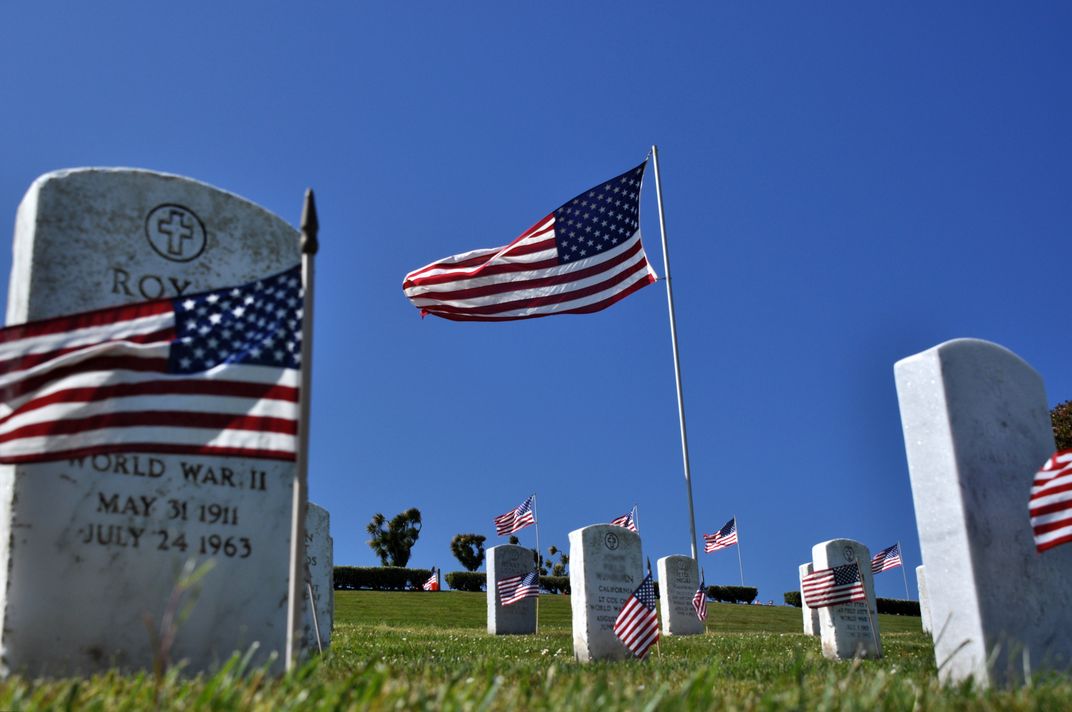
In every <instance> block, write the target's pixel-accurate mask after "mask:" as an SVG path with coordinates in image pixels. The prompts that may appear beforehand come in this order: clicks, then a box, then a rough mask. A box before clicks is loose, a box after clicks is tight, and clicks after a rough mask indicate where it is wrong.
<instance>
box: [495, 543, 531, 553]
mask: <svg viewBox="0 0 1072 712" xmlns="http://www.w3.org/2000/svg"><path fill="white" fill-rule="evenodd" d="M487 551H495V552H502V553H507V552H511V553H512V552H515V551H518V552H523V551H527V552H529V553H530V554H531V553H533V552H534V551H535V550H534V549H530V548H528V547H527V546H520V545H519V544H496V545H495V546H491V547H488V549H487Z"/></svg>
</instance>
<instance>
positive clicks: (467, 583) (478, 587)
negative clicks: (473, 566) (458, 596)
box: [446, 571, 488, 591]
mask: <svg viewBox="0 0 1072 712" xmlns="http://www.w3.org/2000/svg"><path fill="white" fill-rule="evenodd" d="M446 579H447V585H448V586H450V587H451V588H453V589H454V590H455V591H483V590H484V585H485V584H486V583H487V581H488V575H487V574H485V573H484V572H483V571H451V572H450V573H449V574H447V576H446Z"/></svg>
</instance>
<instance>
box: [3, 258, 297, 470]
mask: <svg viewBox="0 0 1072 712" xmlns="http://www.w3.org/2000/svg"><path fill="white" fill-rule="evenodd" d="M301 322H302V285H301V272H300V268H299V267H294V268H293V269H290V270H287V271H286V272H282V273H280V274H277V275H274V276H271V277H266V278H264V279H260V280H257V281H256V282H251V283H249V284H243V285H239V286H236V287H228V288H225V289H216V290H212V291H208V292H202V293H200V294H192V295H188V296H183V297H177V298H175V299H159V300H155V301H150V302H142V303H139V304H130V305H124V306H119V307H111V308H107V309H98V310H95V311H90V312H84V313H81V314H74V315H68V316H61V317H56V318H53V319H46V320H43V321H37V322H30V323H26V324H18V325H15V326H9V327H7V328H5V329H3V330H0V462H2V463H18V462H44V461H49V460H58V459H66V458H71V457H77V456H83V455H90V454H96V453H102V452H157V453H188V454H197V455H228V456H241V457H251V458H263V459H273V460H291V461H292V460H294V459H295V452H296V450H297V434H298V392H299V386H300V380H299V379H300V363H299V362H300V356H301V329H302V323H301Z"/></svg>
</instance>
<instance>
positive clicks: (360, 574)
mask: <svg viewBox="0 0 1072 712" xmlns="http://www.w3.org/2000/svg"><path fill="white" fill-rule="evenodd" d="M431 575H432V570H431V569H407V568H403V567H401V566H336V567H335V573H334V587H335V588H336V589H337V590H342V591H354V590H357V589H363V588H364V589H372V590H373V591H406V590H412V589H416V590H418V591H420V590H421V584H423V583H424V582H425V581H427V580H428V578H429V577H430V576H431Z"/></svg>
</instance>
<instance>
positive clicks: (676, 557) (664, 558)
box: [657, 554, 692, 563]
mask: <svg viewBox="0 0 1072 712" xmlns="http://www.w3.org/2000/svg"><path fill="white" fill-rule="evenodd" d="M657 561H665V562H667V563H670V562H675V561H692V557H691V556H685V555H684V554H670V555H669V556H661V557H659V559H658V560H657Z"/></svg>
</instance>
